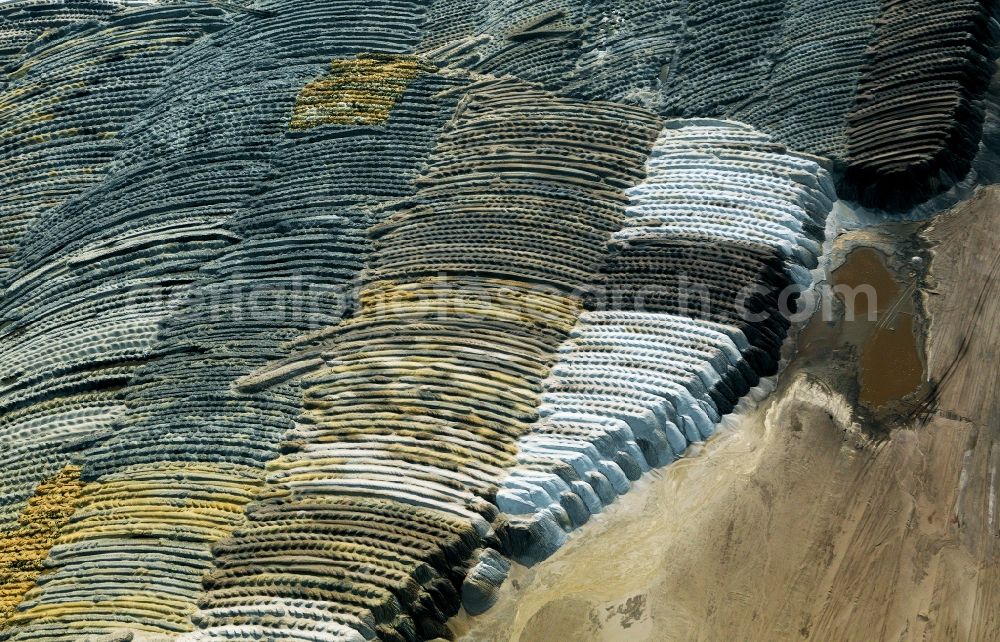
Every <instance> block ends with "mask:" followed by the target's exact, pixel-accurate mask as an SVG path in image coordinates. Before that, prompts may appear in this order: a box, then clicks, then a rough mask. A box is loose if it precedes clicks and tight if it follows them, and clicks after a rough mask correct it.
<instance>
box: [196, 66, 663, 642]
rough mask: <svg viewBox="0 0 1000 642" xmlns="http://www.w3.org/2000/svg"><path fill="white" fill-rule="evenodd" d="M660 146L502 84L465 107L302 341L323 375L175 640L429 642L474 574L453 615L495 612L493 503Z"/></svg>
mask: <svg viewBox="0 0 1000 642" xmlns="http://www.w3.org/2000/svg"><path fill="white" fill-rule="evenodd" d="M658 130H659V122H658V120H657V119H656V118H655V117H654V116H653V115H652V114H650V113H648V112H644V111H642V110H638V109H634V108H629V107H624V106H619V105H614V104H610V103H580V102H576V101H572V100H569V99H565V98H558V97H555V96H553V95H551V94H548V93H546V92H544V91H540V90H537V89H533V88H532V87H531V86H529V85H525V84H523V83H519V82H514V81H508V80H485V81H481V82H480V83H478V84H476V85H474V86H473V87H472V88H470V90H469V92H468V94H467V95H466V96H465V97H463V99H462V101H461V105H460V107H459V111H458V113H457V114H456V116H455V118H454V120H453V122H452V123H451V124H450V125H449V126H448V128H446V130H445V131H444V132H443V133H442V135H441V136H440V138H439V140H438V144H437V147H436V149H435V152H434V154H433V156H432V157H431V159H430V162H429V163H428V166H427V168H426V170H425V171H424V173H423V175H422V176H421V177H420V179H419V181H418V185H419V190H418V191H417V193H416V195H415V196H414V197H413V198H412V199H406V200H405V201H403V202H401V203H400V204H398V205H396V206H395V208H394V211H393V212H392V213H391V215H390V216H388V218H387V219H386V220H385V221H384V222H383V223H380V224H376V225H374V226H373V227H372V229H371V235H372V237H373V239H374V240H375V247H374V252H373V254H372V256H371V258H370V260H369V263H368V267H367V269H366V271H365V273H364V283H363V285H362V288H361V292H360V300H359V309H358V312H357V313H356V314H355V315H354V316H352V317H351V318H350V319H348V320H346V321H345V322H344V323H343V324H340V325H339V326H336V327H333V328H330V329H329V330H328V331H324V332H320V333H318V334H317V335H315V337H313V338H309V337H304V338H303V340H302V346H303V349H305V350H311V351H313V352H314V353H318V355H319V357H320V359H321V360H322V365H320V366H319V367H317V368H315V369H314V370H313V371H312V372H310V373H309V374H307V375H306V376H305V377H304V380H303V394H304V400H303V401H304V411H303V414H302V415H301V416H300V417H299V419H298V421H297V425H296V427H295V429H294V430H292V431H291V432H290V433H289V435H288V438H287V440H286V443H285V446H284V450H285V451H286V454H285V455H283V456H282V457H280V458H279V459H277V460H276V461H275V462H273V463H272V464H270V466H269V468H268V470H269V475H268V478H267V490H266V491H265V494H264V496H263V498H262V499H261V500H260V501H258V502H255V503H254V504H253V505H251V506H250V508H249V509H248V513H247V515H248V520H249V521H248V523H247V524H246V526H244V527H242V528H240V529H238V530H237V531H236V532H235V533H234V535H233V536H232V537H230V538H228V539H227V540H225V541H223V542H221V543H220V544H219V545H217V546H216V548H215V551H216V555H217V557H216V566H217V568H216V570H215V571H213V572H212V573H210V574H209V575H208V576H207V579H206V582H205V587H206V590H207V593H206V595H205V597H204V599H203V600H202V607H201V610H200V611H199V612H198V614H196V616H195V618H194V619H195V621H196V623H197V624H198V625H199V627H201V630H199V631H197V632H195V633H193V634H191V635H190V636H186V637H183V638H182V639H184V640H227V639H254V640H272V639H277V638H280V639H284V640H320V639H322V640H364V639H375V638H379V639H382V640H395V641H402V640H419V639H427V638H433V637H435V636H439V635H446V630H445V629H444V622H445V621H446V620H447V618H448V617H450V616H452V615H454V613H455V612H456V611H457V609H458V608H459V605H460V603H461V590H462V584H463V580H464V578H465V575H466V571H467V570H468V569H469V567H470V566H472V565H475V566H476V567H477V568H479V569H480V572H479V573H478V574H477V578H479V584H478V585H479V586H482V579H483V578H484V577H491V578H492V581H493V582H494V585H492V586H491V587H489V589H488V590H487V591H482V590H479V589H477V588H476V586H477V584H476V583H469V584H468V586H469V587H470V589H469V590H470V592H469V593H468V594H467V595H466V596H465V597H466V602H467V604H469V605H471V606H472V608H473V610H480V609H481V608H484V607H485V606H486V605H488V604H487V603H488V602H490V601H491V600H492V599H495V593H496V589H497V586H498V585H499V584H500V583H501V582H502V581H503V579H504V577H505V575H506V569H507V568H508V567H509V562H508V561H507V557H506V555H510V554H512V546H514V545H515V543H516V542H527V541H528V540H529V538H528V536H527V535H526V534H522V533H521V531H522V530H523V528H527V527H529V526H530V524H528V523H523V524H522V523H519V522H512V521H510V520H508V519H507V518H506V516H504V515H501V514H499V512H498V511H497V509H496V507H495V505H494V504H493V503H492V501H491V500H492V499H493V498H494V493H495V491H496V488H497V486H498V485H499V483H500V482H501V480H502V478H503V477H504V475H505V470H506V469H507V468H509V467H510V466H512V465H514V464H515V463H516V453H517V446H516V441H517V439H518V438H519V437H520V436H522V435H523V434H524V433H525V432H526V431H527V430H528V429H529V426H530V425H531V423H532V422H533V421H534V420H535V419H536V417H537V414H536V408H537V405H538V395H539V394H540V392H541V390H542V386H541V382H542V380H543V379H544V377H545V376H546V374H547V372H548V366H549V365H550V364H551V362H552V360H553V358H554V356H555V351H556V348H557V347H558V345H559V344H560V343H561V342H562V341H564V340H565V339H566V338H567V336H568V333H569V331H570V330H571V328H572V327H573V324H574V322H575V321H576V319H577V316H578V314H579V312H580V310H581V306H582V293H583V292H584V291H585V289H586V288H587V287H588V286H589V285H591V284H592V281H593V280H594V279H595V278H597V277H598V274H599V272H600V267H601V263H602V253H603V249H604V248H605V246H606V245H607V242H608V240H609V238H610V235H611V233H612V232H613V231H614V230H616V229H618V228H619V227H620V226H621V221H622V219H623V217H624V208H625V205H626V197H625V193H624V190H625V189H627V188H628V187H629V186H631V185H635V184H637V183H638V182H640V181H641V180H642V177H643V173H644V163H645V159H646V158H647V156H648V153H649V149H650V147H651V145H652V142H653V139H654V138H655V135H656V132H657V131H658ZM563 517H564V518H565V519H564V521H565V523H566V524H567V525H568V524H569V523H570V522H569V519H568V517H566V516H563ZM502 553H505V554H506V555H504V554H502ZM491 565H492V567H493V568H495V569H496V571H497V572H495V573H493V574H492V575H491V576H488V575H487V574H486V573H484V572H482V569H483V568H485V566H491Z"/></svg>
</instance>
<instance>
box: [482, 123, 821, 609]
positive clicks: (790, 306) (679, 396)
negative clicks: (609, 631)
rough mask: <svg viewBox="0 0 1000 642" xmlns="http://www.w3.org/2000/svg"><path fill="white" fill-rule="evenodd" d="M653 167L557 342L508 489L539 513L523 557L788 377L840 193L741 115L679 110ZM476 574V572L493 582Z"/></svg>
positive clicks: (504, 500) (548, 545)
mask: <svg viewBox="0 0 1000 642" xmlns="http://www.w3.org/2000/svg"><path fill="white" fill-rule="evenodd" d="M647 171H648V176H647V178H646V180H645V181H644V182H643V183H642V184H641V185H638V186H636V187H634V188H632V189H630V190H629V196H630V204H629V207H628V209H627V218H626V220H625V221H624V225H623V227H622V229H621V230H619V231H617V232H616V233H615V234H614V235H613V237H612V240H611V241H610V244H609V249H610V254H609V258H608V261H607V263H606V264H605V266H604V269H603V272H604V277H605V287H606V291H605V293H604V294H605V299H604V300H599V299H597V298H593V299H591V300H590V301H589V302H588V303H589V305H588V308H589V310H588V311H587V312H586V313H584V314H583V315H582V316H581V317H580V319H579V320H578V322H577V323H576V325H575V326H574V328H573V330H572V332H571V334H570V337H569V338H568V339H567V340H566V341H564V342H563V343H562V345H561V346H560V347H559V352H558V360H557V361H556V363H555V365H554V366H553V367H552V369H551V372H550V375H549V376H548V377H547V378H546V379H545V381H544V385H543V393H542V397H541V406H540V409H539V415H540V419H539V420H538V421H537V422H536V423H535V424H533V425H532V426H531V427H530V430H529V431H528V432H527V433H526V434H525V435H524V436H522V437H520V438H519V439H518V442H517V445H518V455H517V459H518V465H517V466H516V467H515V468H514V469H513V470H511V471H510V472H509V474H508V477H507V478H506V479H505V481H504V484H503V487H502V488H501V490H500V491H499V492H498V493H497V505H498V507H499V508H500V510H501V511H503V512H504V513H506V514H508V515H511V516H517V517H511V519H512V520H514V519H520V520H526V521H528V522H529V523H530V524H531V525H530V526H529V527H528V528H527V529H525V530H524V531H523V532H525V533H527V534H528V535H529V536H530V537H531V538H532V540H533V541H532V542H531V545H530V546H521V547H519V548H517V549H515V551H514V552H515V553H519V554H520V556H519V557H518V558H517V559H518V560H519V561H523V562H525V563H532V562H534V561H537V560H539V559H541V558H543V557H545V556H547V555H550V554H551V553H552V552H554V551H555V550H556V549H557V548H558V547H559V546H560V545H561V544H562V542H563V541H564V540H565V536H566V532H567V531H568V530H570V529H571V528H575V527H577V526H580V525H582V524H583V523H585V522H587V521H588V520H589V518H590V517H591V515H592V514H595V513H599V512H601V511H602V510H603V508H604V506H606V505H607V504H609V503H611V502H612V501H614V500H615V498H617V497H618V496H619V495H622V494H624V493H626V492H627V491H628V490H629V488H630V486H631V484H632V483H633V482H635V481H636V480H638V479H639V478H640V477H641V476H642V475H643V473H645V472H647V471H649V470H650V469H651V468H654V467H658V466H663V465H665V464H669V463H670V462H672V461H674V460H676V459H677V458H679V457H681V456H682V455H683V454H684V452H685V450H686V449H687V448H688V446H689V445H690V444H692V443H695V442H700V441H703V440H705V439H707V438H708V437H709V436H711V435H712V434H713V432H714V430H715V426H716V424H717V423H718V422H719V421H720V419H721V418H722V417H723V416H725V415H726V414H729V413H731V412H732V411H733V410H734V409H735V408H736V406H737V404H738V403H739V401H740V400H741V399H742V398H743V397H745V396H746V395H747V394H748V393H749V392H750V391H751V389H752V388H754V387H755V386H757V385H758V384H759V383H760V380H761V378H763V377H767V376H770V375H773V374H775V373H776V372H777V369H778V364H779V360H780V349H781V344H782V342H783V341H784V339H785V337H786V332H787V329H788V327H789V320H788V318H787V317H788V316H789V314H790V312H791V311H793V310H794V303H795V299H796V297H797V295H798V293H800V292H801V291H802V288H804V287H806V286H807V285H808V284H809V281H810V275H809V272H808V271H807V269H806V268H811V267H815V266H816V264H817V255H818V254H819V253H820V242H821V241H822V235H823V232H822V230H823V227H824V223H825V219H826V216H827V215H828V213H829V211H830V209H831V207H832V198H833V197H834V193H833V185H832V181H831V178H830V176H829V174H828V173H827V172H826V171H825V170H823V169H822V168H821V167H820V166H819V165H818V164H817V163H816V162H815V160H813V159H811V158H808V157H802V156H798V155H796V154H793V153H790V152H788V151H787V150H786V149H785V148H784V147H782V146H780V145H778V144H776V143H773V142H772V141H771V140H770V139H769V138H768V137H767V136H766V135H764V134H761V133H759V132H757V131H755V130H753V129H752V128H750V127H749V126H746V125H743V124H740V123H735V122H731V121H686V120H679V121H668V122H667V123H666V126H665V129H664V130H663V132H662V134H661V136H660V138H659V139H658V140H657V143H656V146H655V147H654V149H653V152H652V155H651V157H650V159H649V163H648V165H647ZM793 284H797V285H796V286H794V287H792V286H793ZM567 519H568V521H567ZM494 566H495V565H494V564H492V561H491V560H486V562H485V564H484V565H483V566H482V567H481V572H482V574H483V575H484V576H485V577H490V576H491V575H492V574H494V573H495V570H494V568H493V567H494ZM479 571H480V568H479V567H477V569H474V571H473V573H471V574H470V580H471V582H472V583H473V584H474V585H477V586H478V587H479V588H480V589H481V590H483V591H484V592H485V591H486V590H487V589H488V588H489V587H488V585H487V583H486V582H483V581H480V580H479V576H478V573H479Z"/></svg>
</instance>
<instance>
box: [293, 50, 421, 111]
mask: <svg viewBox="0 0 1000 642" xmlns="http://www.w3.org/2000/svg"><path fill="white" fill-rule="evenodd" d="M432 70H433V67H430V66H428V65H427V64H426V63H424V62H422V61H421V60H420V59H419V58H417V57H416V56H401V55H389V54H363V55H359V56H358V57H357V58H350V59H344V60H334V61H332V62H331V63H330V71H328V72H327V73H325V74H323V75H322V76H320V77H319V78H317V79H316V80H313V81H312V82H310V83H308V84H306V85H305V86H304V87H303V88H302V89H301V90H300V91H299V95H298V97H297V98H296V100H295V107H294V109H293V111H292V122H291V124H290V127H291V128H292V129H309V128H310V127H317V126H319V125H378V124H381V123H384V122H385V121H386V120H388V119H389V113H390V112H391V111H392V108H393V106H394V105H395V104H396V101H398V100H399V98H400V97H401V96H402V95H403V92H404V91H406V87H407V85H408V84H409V83H410V81H412V80H413V79H414V78H416V77H417V76H419V75H420V74H421V73H424V72H428V71H432Z"/></svg>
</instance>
